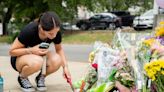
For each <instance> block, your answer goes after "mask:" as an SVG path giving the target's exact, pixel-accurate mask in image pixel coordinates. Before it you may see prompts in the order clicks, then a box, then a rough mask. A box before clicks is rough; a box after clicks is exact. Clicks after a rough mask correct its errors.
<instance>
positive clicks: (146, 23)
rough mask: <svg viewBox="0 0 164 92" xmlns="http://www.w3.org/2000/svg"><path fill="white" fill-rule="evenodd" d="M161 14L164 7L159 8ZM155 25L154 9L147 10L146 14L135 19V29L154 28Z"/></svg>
mask: <svg viewBox="0 0 164 92" xmlns="http://www.w3.org/2000/svg"><path fill="white" fill-rule="evenodd" d="M159 14H164V9H162V8H160V9H159ZM153 25H154V13H153V9H151V10H148V11H146V12H145V13H144V14H142V15H140V16H137V17H135V19H134V21H133V27H134V29H136V30H137V29H143V28H152V27H153Z"/></svg>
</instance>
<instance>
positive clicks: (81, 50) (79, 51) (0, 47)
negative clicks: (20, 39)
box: [0, 44, 93, 62]
mask: <svg viewBox="0 0 164 92" xmlns="http://www.w3.org/2000/svg"><path fill="white" fill-rule="evenodd" d="M9 48H10V45H9V44H0V56H9V54H8V51H9ZM63 48H64V51H65V55H66V58H67V60H68V61H78V62H87V61H88V55H89V53H90V52H91V51H92V49H93V48H92V45H67V44H63ZM50 49H53V46H50Z"/></svg>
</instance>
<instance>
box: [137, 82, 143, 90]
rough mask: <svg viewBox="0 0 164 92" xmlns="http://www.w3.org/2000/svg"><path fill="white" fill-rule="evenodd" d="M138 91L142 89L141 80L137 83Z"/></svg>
mask: <svg viewBox="0 0 164 92" xmlns="http://www.w3.org/2000/svg"><path fill="white" fill-rule="evenodd" d="M137 89H142V81H141V80H138V81H137Z"/></svg>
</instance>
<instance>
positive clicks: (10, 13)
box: [2, 7, 13, 35]
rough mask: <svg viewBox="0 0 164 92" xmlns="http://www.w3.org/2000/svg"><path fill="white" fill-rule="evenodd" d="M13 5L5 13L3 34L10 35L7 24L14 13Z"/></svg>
mask: <svg viewBox="0 0 164 92" xmlns="http://www.w3.org/2000/svg"><path fill="white" fill-rule="evenodd" d="M12 9H13V8H12V7H9V8H8V11H7V12H6V13H5V14H4V18H3V24H2V26H3V35H8V30H7V26H8V23H9V21H10V18H11V15H12Z"/></svg>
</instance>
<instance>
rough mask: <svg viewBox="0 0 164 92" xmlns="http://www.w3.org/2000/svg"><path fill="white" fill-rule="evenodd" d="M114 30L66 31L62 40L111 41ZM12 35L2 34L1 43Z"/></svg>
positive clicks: (69, 42) (8, 40) (64, 41)
mask: <svg viewBox="0 0 164 92" xmlns="http://www.w3.org/2000/svg"><path fill="white" fill-rule="evenodd" d="M151 31H152V30H146V31H131V32H135V33H142V32H143V33H145V32H151ZM114 33H115V32H114V31H109V30H99V31H95V30H93V31H66V32H64V34H63V38H62V40H63V41H62V42H63V43H64V44H92V43H94V42H95V41H102V42H109V43H110V42H111V41H112V38H113V36H114V35H115V34H114ZM11 42H12V37H11V36H0V43H11Z"/></svg>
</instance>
